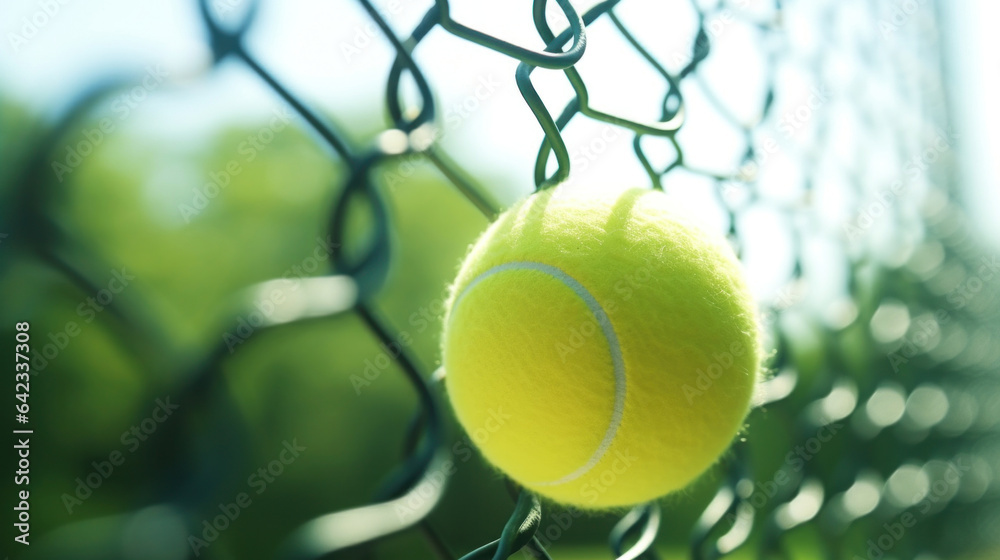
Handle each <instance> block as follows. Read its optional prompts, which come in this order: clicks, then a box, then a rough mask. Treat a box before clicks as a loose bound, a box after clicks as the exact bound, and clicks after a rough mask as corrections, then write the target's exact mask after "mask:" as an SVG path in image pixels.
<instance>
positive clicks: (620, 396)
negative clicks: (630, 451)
mask: <svg viewBox="0 0 1000 560" xmlns="http://www.w3.org/2000/svg"><path fill="white" fill-rule="evenodd" d="M510 270H534V271H536V272H541V273H543V274H548V275H549V276H552V277H553V278H555V279H556V280H559V281H560V282H562V283H563V284H565V285H566V287H568V288H569V289H571V290H573V293H575V294H576V295H577V297H579V298H580V299H581V300H583V303H584V304H585V305H586V306H587V308H588V309H589V310H590V312H591V313H592V314H593V315H594V318H595V319H597V323H598V325H599V326H600V327H601V332H602V333H603V334H604V338H605V339H607V341H608V348H609V349H610V351H611V362H612V365H613V367H614V373H615V402H614V410H613V412H612V414H611V422H610V423H609V424H608V429H607V431H605V432H604V438H603V439H602V440H601V443H600V445H598V446H597V450H596V451H595V452H594V454H593V455H591V457H590V459H589V460H587V462H586V463H584V464H583V466H581V467H580V468H578V469H576V470H575V471H573V472H571V473H569V474H568V475H566V476H563V477H562V478H559V479H557V480H553V481H549V482H532V483H530V484H534V485H535V486H556V485H559V484H565V483H567V482H572V481H573V480H576V479H577V478H580V477H581V476H583V475H584V474H586V473H587V472H588V471H589V470H590V469H592V468H594V466H596V465H597V463H599V462H600V461H601V458H603V457H604V455H605V454H606V453H607V451H608V449H609V448H610V447H611V443H612V442H613V441H614V439H615V435H616V434H617V433H618V428H619V426H621V423H622V416H624V413H625V393H626V389H627V388H626V385H625V384H626V380H625V360H624V359H623V358H622V351H621V346H619V344H618V336H617V335H616V334H615V329H614V327H613V326H612V325H611V320H610V319H608V314H607V313H606V312H605V311H604V308H602V307H601V304H600V303H598V301H597V299H596V298H595V297H594V296H593V294H591V293H590V292H589V291H588V290H587V288H585V287H584V286H583V284H581V283H580V282H578V281H577V280H576V279H575V278H573V277H572V276H570V275H569V274H566V273H565V272H564V271H562V270H561V269H559V268H556V267H554V266H552V265H548V264H544V263H539V262H532V261H513V262H507V263H503V264H498V265H496V266H494V267H493V268H490V269H488V270H486V271H484V272H482V273H480V274H479V276H476V277H475V278H473V279H472V281H471V282H469V284H468V285H466V286H465V288H464V289H463V290H462V291H461V292H460V293H459V294H458V296H457V297H456V298H455V303H454V304H453V307H455V308H457V307H458V304H459V302H460V301H461V300H462V298H463V297H465V294H467V293H469V290H471V289H472V288H474V287H475V286H476V285H477V284H479V283H480V282H482V281H483V280H486V279H487V278H489V277H490V276H493V275H495V274H499V273H501V272H506V271H510Z"/></svg>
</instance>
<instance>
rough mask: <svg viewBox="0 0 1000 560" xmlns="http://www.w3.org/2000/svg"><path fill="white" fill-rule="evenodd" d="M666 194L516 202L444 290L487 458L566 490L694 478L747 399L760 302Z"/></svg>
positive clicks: (598, 504) (719, 244)
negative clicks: (446, 293) (757, 307)
mask: <svg viewBox="0 0 1000 560" xmlns="http://www.w3.org/2000/svg"><path fill="white" fill-rule="evenodd" d="M671 206H672V203H671V201H670V200H669V198H668V197H667V196H666V195H664V194H663V193H661V192H659V191H649V190H641V189H633V190H627V191H613V192H590V191H581V190H579V189H569V188H567V189H561V188H557V189H554V190H548V191H543V192H540V193H537V194H534V195H532V196H530V197H528V198H527V199H525V200H524V201H522V202H521V203H519V204H517V205H515V206H514V207H513V208H511V209H509V210H508V211H506V212H504V213H503V214H502V215H501V216H500V218H499V219H498V220H497V221H496V222H494V223H493V224H492V225H491V226H490V227H489V228H488V229H487V231H486V232H485V233H484V234H483V235H482V237H480V238H479V240H478V241H477V242H476V243H475V245H474V246H473V247H472V248H471V250H470V252H469V254H468V256H467V257H466V259H465V261H464V263H463V264H462V266H461V269H460V271H459V273H458V277H457V279H456V281H455V283H454V285H453V286H452V289H451V294H450V297H449V300H448V303H447V312H446V317H445V327H444V329H445V330H444V334H443V340H442V346H443V348H442V351H443V361H444V369H445V385H446V388H447V392H448V396H449V399H450V400H451V403H452V406H453V408H454V410H455V413H456V416H457V417H458V420H459V422H460V423H461V424H462V426H463V427H464V429H465V431H466V432H467V433H468V434H469V436H470V438H471V440H472V441H473V443H474V444H475V445H476V446H477V447H478V448H479V449H480V451H481V452H482V454H483V455H484V456H485V458H486V459H487V460H488V461H490V462H491V463H492V464H493V465H495V466H496V467H498V468H499V469H501V470H502V471H504V472H505V473H506V474H507V475H508V476H510V477H511V478H513V479H514V480H515V481H517V482H518V483H519V484H521V485H522V486H524V487H526V488H528V489H530V490H532V491H534V492H537V493H538V494H540V495H542V496H546V497H548V498H551V499H552V500H554V501H557V502H561V503H565V504H571V505H574V506H578V507H584V508H594V509H600V508H612V507H620V506H627V505H632V504H636V503H641V502H645V501H649V500H652V499H654V498H657V497H660V496H663V495H665V494H668V493H670V492H671V491H674V490H677V489H680V488H682V487H684V486H686V485H688V484H689V483H690V482H691V481H692V480H694V479H695V478H697V477H698V476H699V475H700V474H701V473H703V472H704V471H705V470H706V469H707V468H708V467H709V466H711V465H712V464H713V463H714V462H715V461H716V460H717V459H718V457H719V456H720V455H721V454H722V453H723V452H724V451H725V450H726V449H727V447H728V446H729V444H730V442H731V441H732V439H733V438H734V436H735V435H736V434H737V432H738V431H739V430H740V428H741V426H742V423H743V420H744V418H745V417H746V415H747V412H748V410H749V408H750V401H751V396H752V394H753V391H754V386H755V383H756V379H757V372H758V369H759V366H760V359H761V348H760V341H759V333H758V324H757V319H756V313H755V310H754V302H753V300H752V298H751V296H750V294H749V293H748V290H747V288H746V285H745V284H744V281H743V278H742V275H741V270H740V265H739V262H738V261H737V259H736V257H735V255H734V254H733V251H732V249H731V248H730V247H729V246H728V245H727V243H726V242H725V240H724V239H723V238H722V237H721V236H713V235H710V234H708V233H706V232H705V231H703V230H701V229H699V228H698V227H697V226H696V225H694V224H693V223H691V221H690V220H689V219H687V218H685V217H684V216H682V215H679V213H678V212H677V211H676V210H672V208H671Z"/></svg>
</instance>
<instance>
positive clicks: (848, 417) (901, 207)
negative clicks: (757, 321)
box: [0, 0, 1000, 560]
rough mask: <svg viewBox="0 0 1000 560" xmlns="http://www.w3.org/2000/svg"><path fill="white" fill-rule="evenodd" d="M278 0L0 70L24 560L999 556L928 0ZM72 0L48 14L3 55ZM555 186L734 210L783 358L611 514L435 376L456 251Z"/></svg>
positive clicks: (978, 302) (990, 398)
mask: <svg viewBox="0 0 1000 560" xmlns="http://www.w3.org/2000/svg"><path fill="white" fill-rule="evenodd" d="M268 4H269V3H265V4H263V5H260V6H258V4H256V3H252V2H251V3H244V2H238V1H236V0H233V1H231V2H230V1H226V0H221V1H219V2H209V1H208V0H203V1H202V2H200V3H199V4H198V6H197V8H198V14H197V15H198V17H199V18H200V19H201V21H202V23H203V27H204V30H205V31H206V35H205V37H206V39H205V40H206V41H207V45H208V46H209V47H210V54H211V64H210V65H209V66H208V68H207V69H206V70H204V71H203V72H199V73H197V74H190V75H189V74H184V75H178V73H177V72H175V71H174V70H173V69H172V68H171V67H169V66H168V67H164V66H162V65H157V64H149V65H146V66H144V67H143V69H142V71H141V72H140V73H138V75H136V76H132V75H128V76H125V77H120V76H115V77H114V78H113V79H99V80H89V81H90V82H91V85H89V86H87V87H84V88H80V89H79V91H76V90H73V91H57V92H55V93H54V94H52V95H53V96H54V97H56V98H58V99H60V100H61V107H62V108H61V109H60V110H58V111H49V112H48V113H43V114H41V115H39V114H34V113H32V112H31V111H30V110H28V109H26V108H24V107H21V106H19V105H18V104H17V103H16V102H15V101H13V98H8V99H3V101H4V103H3V106H2V121H0V122H2V126H3V135H2V140H3V145H2V148H3V149H2V155H0V157H2V159H0V161H2V163H3V167H2V169H3V179H2V180H3V192H2V196H3V207H2V220H3V221H2V225H0V231H2V232H3V237H2V238H0V244H2V245H0V252H2V255H0V258H2V259H3V260H2V261H0V263H2V264H0V289H2V293H3V294H4V299H5V303H4V307H3V309H2V311H0V319H2V324H3V325H4V326H3V329H5V332H6V329H8V328H9V327H8V325H13V324H14V322H15V321H30V322H31V325H32V327H31V329H32V331H31V332H32V336H33V340H34V354H33V356H32V362H31V363H32V369H33V372H34V374H33V377H32V381H31V382H32V384H33V393H32V403H33V404H32V411H33V413H32V423H33V427H34V429H35V432H36V436H35V441H36V443H35V446H36V447H35V449H33V451H34V453H36V454H37V458H36V459H34V462H33V467H34V469H35V470H34V472H33V473H32V496H33V502H32V508H33V510H32V511H33V513H32V515H33V525H34V527H33V529H34V530H33V531H32V542H33V544H32V546H31V547H30V548H28V549H24V550H21V549H17V548H11V549H10V550H11V554H12V555H13V557H15V558H22V557H24V558H102V559H107V558H122V559H125V558H130V559H131V558H135V559H138V558H156V559H164V560H166V559H181V558H189V557H208V558H236V557H242V558H246V557H249V558H258V557H259V558H269V557H282V558H319V557H326V556H328V555H334V556H336V553H339V554H341V555H342V556H343V557H349V558H448V559H456V558H507V557H534V558H549V557H551V558H555V559H563V558H565V559H584V558H586V559H589V558H621V559H626V558H628V559H633V558H650V559H651V558H681V557H691V558H720V557H727V558H729V557H732V558H739V557H746V558H770V557H785V558H810V559H811V558H856V557H860V558H870V559H873V560H874V559H879V558H920V559H922V560H931V559H934V558H955V557H960V556H967V557H969V558H993V557H996V554H997V552H998V550H1000V549H998V548H997V547H998V546H1000V508H998V497H1000V492H998V487H1000V483H998V482H997V478H998V477H1000V472H998V465H1000V438H998V437H997V428H998V423H1000V383H998V378H997V375H996V374H997V365H998V363H1000V344H998V342H1000V332H998V325H1000V323H998V312H1000V309H998V306H1000V304H998V295H1000V289H998V283H997V282H996V279H997V278H1000V276H998V273H1000V263H998V260H997V259H998V257H997V254H996V253H995V252H993V253H991V250H995V246H993V247H991V246H990V244H989V243H988V242H987V241H985V240H984V239H983V238H982V234H981V233H979V232H978V231H977V230H976V229H975V228H974V227H973V226H971V225H970V223H969V221H968V220H967V218H966V210H965V208H963V196H964V195H963V191H962V188H961V181H960V175H959V172H958V168H957V160H958V155H957V154H958V149H957V148H958V146H960V141H959V136H958V135H957V133H956V132H955V128H954V126H953V124H952V118H953V117H952V110H951V109H950V107H949V96H948V92H947V91H945V81H946V80H945V76H946V69H947V60H946V59H945V58H944V55H943V44H942V30H941V28H940V9H941V8H940V6H938V5H936V4H935V3H933V2H918V1H916V0H913V1H904V2H897V3H891V2H863V1H860V0H851V1H841V2H836V1H832V0H826V1H818V2H805V1H803V0H798V1H788V2H780V3H779V2H777V1H775V2H769V1H750V0H732V1H728V2H727V1H723V0H719V1H696V0H677V1H671V2H659V3H654V2H645V3H644V2H640V1H638V0H632V1H629V0H622V1H605V2H589V3H584V2H572V3H571V2H569V1H568V0H558V1H555V2H545V1H544V0H538V1H535V2H533V3H528V2H511V3H510V5H502V6H501V5H499V3H497V4H498V5H497V6H496V7H492V6H491V7H482V6H472V7H469V6H465V5H464V4H467V3H458V2H455V3H454V4H456V6H454V7H453V6H451V3H449V2H448V1H447V0H437V1H435V2H433V3H431V2H424V3H422V4H421V6H420V8H419V10H418V9H417V8H416V7H415V6H414V5H410V3H400V2H387V3H383V4H377V5H376V4H373V3H372V2H369V1H367V0H358V1H356V2H347V1H342V2H338V3H333V6H332V7H330V8H328V9H329V10H330V12H329V13H323V14H322V15H324V16H332V17H333V18H338V17H341V16H342V17H343V18H344V19H345V20H346V19H347V17H348V15H350V16H351V17H353V18H354V19H352V20H351V21H354V22H356V23H354V24H353V25H354V27H350V26H347V27H343V26H341V27H339V28H337V29H339V30H340V35H339V37H342V38H341V39H338V40H337V41H335V42H334V43H329V44H327V45H326V50H323V49H322V48H319V47H318V46H315V45H310V44H309V43H308V42H304V43H303V42H301V41H303V39H302V38H301V37H298V36H295V34H294V31H295V30H294V29H287V28H286V31H291V33H288V34H285V35H281V34H277V35H265V36H263V37H264V38H260V36H255V35H254V30H255V29H256V28H257V26H260V25H263V24H264V22H266V21H267V17H268V16H269V14H271V15H273V14H274V13H275V11H276V10H289V11H291V10H294V9H301V8H302V7H301V6H293V7H290V6H282V7H280V8H279V7H278V6H271V7H268ZM270 4H278V3H270ZM424 4H426V5H424ZM458 4H463V6H464V9H463V8H460V7H459V6H458ZM36 8H37V9H36ZM75 8H79V9H82V8H80V7H76V6H72V5H68V4H67V3H65V2H59V1H56V0H54V1H52V2H47V3H46V2H41V3H38V5H37V7H35V8H32V10H31V11H29V12H28V15H27V16H25V18H24V20H23V23H22V22H20V21H18V22H15V25H14V26H13V28H14V29H15V31H13V32H12V34H8V41H9V43H10V47H11V49H12V50H13V52H15V53H16V52H18V51H19V50H20V49H22V48H23V49H29V48H32V47H33V46H34V45H33V44H32V43H31V42H32V41H33V40H34V37H35V35H39V36H41V35H42V34H43V33H44V32H45V31H46V26H49V22H56V23H60V24H62V25H69V26H72V25H74V22H72V21H65V20H66V19H67V18H69V16H66V15H63V16H61V15H60V14H63V13H66V12H68V11H70V10H72V9H75ZM453 8H454V12H455V13H453ZM320 13H321V12H317V13H316V14H310V13H304V14H300V16H301V17H303V18H306V19H314V18H319V17H320ZM39 14H41V15H39ZM60 17H62V18H63V21H59V18H60ZM463 18H464V19H463ZM463 22H465V23H463ZM472 22H474V23H472ZM53 25H54V24H53ZM147 25H149V26H151V28H152V27H155V26H157V22H156V21H147ZM331 25H334V24H331ZM322 29H323V27H322V26H320V27H319V30H322ZM135 33H138V34H142V33H143V31H142V30H141V29H137V30H135ZM435 37H438V38H443V37H448V38H449V40H451V41H452V42H449V43H441V42H439V43H437V44H435V43H434V42H433V41H434V38H435ZM271 42H275V43H280V44H283V45H289V44H290V45H291V47H288V48H293V47H294V48H295V49H298V50H296V51H295V53H296V55H295V57H294V58H295V60H296V64H300V65H302V66H298V67H296V68H307V69H311V70H307V71H306V72H305V73H301V74H296V73H295V72H292V71H289V70H285V69H283V68H282V66H281V65H280V64H272V63H270V62H268V60H269V59H279V58H280V57H275V56H273V55H268V54H267V53H268V47H269V46H270V44H271ZM62 48H64V49H65V48H72V45H69V44H63V45H62ZM374 48H379V49H382V51H383V52H382V55H380V56H378V57H376V56H374V55H370V54H369V53H370V52H371V49H374ZM449 49H450V52H451V54H450V55H448V56H450V58H445V57H446V54H445V53H447V52H449ZM258 51H260V52H263V53H265V54H264V56H263V57H261V56H259V55H258V54H257V53H258ZM465 53H478V54H475V55H474V56H473V55H471V54H470V55H468V59H466V58H463V57H466V54H465ZM435 57H437V58H439V59H444V60H446V63H444V64H441V63H437V64H435V63H434V60H435ZM476 57H482V58H476ZM376 60H377V61H378V62H379V63H378V64H376V63H375V62H376ZM483 61H488V62H483ZM328 63H329V64H328ZM330 67H332V68H333V70H334V71H330V70H329V68H330ZM429 68H433V70H432V71H430V70H428V69H429ZM492 69H499V70H497V71H496V72H493V71H492ZM501 70H502V71H503V73H500V71H501ZM311 72H314V73H315V75H313V74H311ZM233 75H238V76H239V77H238V78H236V79H235V80H234V79H232V76H233ZM370 75H372V76H377V78H378V80H379V83H380V85H379V88H380V89H379V90H378V94H377V95H376V94H373V93H372V92H370V91H369V92H367V93H359V92H364V91H367V90H364V89H363V84H362V82H363V81H364V79H365V77H366V76H370ZM220 76H221V77H220ZM227 76H228V78H227ZM435 78H441V79H440V80H438V81H436V80H435ZM226 79H230V81H233V82H234V83H235V84H236V86H233V85H231V84H230V85H229V86H226V87H221V86H219V85H218V83H217V81H218V80H226ZM213 80H215V81H216V82H213ZM311 82H318V83H320V84H322V85H323V86H324V87H327V86H328V87H330V88H331V91H330V95H331V96H334V97H336V96H337V95H340V93H336V92H343V91H345V90H351V89H353V88H358V91H355V92H353V95H354V96H355V97H356V98H357V99H360V101H357V100H356V101H354V102H353V103H358V104H360V105H362V106H363V107H364V109H355V108H351V109H343V108H342V109H341V110H339V111H338V110H337V109H336V108H334V107H331V104H330V103H327V102H326V101H325V100H324V101H323V102H317V101H316V98H317V97H318V96H317V95H315V94H314V93H312V94H309V95H307V94H303V93H301V92H300V90H302V89H306V90H309V91H311V92H314V91H315V89H310V88H314V86H310V87H302V86H303V84H308V83H311ZM441 82H444V83H445V84H447V85H450V86H454V85H455V84H456V83H461V84H463V86H462V87H459V88H455V87H451V88H448V87H445V85H442V84H441ZM206 83H207V84H208V85H207V86H205V85H204V84H206ZM199 88H207V92H206V91H201V90H199ZM456 89H457V90H458V91H457V92H456V91H455V90H456ZM220 91H221V92H222V94H221V95H220ZM192 92H199V93H192ZM261 92H266V93H261ZM210 97H214V98H215V100H214V101H210V102H208V101H206V99H207V98H210ZM338 99H339V98H338ZM505 99H507V100H508V101H511V102H513V103H516V107H517V109H516V110H515V109H513V108H511V107H514V106H515V105H512V104H511V103H508V102H507V101H504V100H505ZM261 100H263V101H261ZM258 102H260V103H261V106H263V107H266V109H265V110H260V109H257V110H256V112H252V114H253V116H252V117H251V118H248V119H244V120H242V121H240V122H239V123H238V124H232V123H229V124H227V125H225V126H221V125H218V124H212V125H211V126H205V125H204V123H205V122H214V121H212V119H211V115H210V114H211V112H212V111H214V110H218V111H225V107H226V106H229V105H232V106H240V105H249V106H253V105H254V104H255V103H258ZM55 105H59V104H58V103H56V104H55ZM380 111H381V112H384V118H383V119H382V120H381V121H378V122H376V120H377V119H375V118H367V120H366V118H359V117H357V116H356V115H355V114H354V113H356V112H364V113H365V114H367V115H375V116H378V115H379V112H380ZM53 115H55V116H53ZM561 182H571V183H573V182H579V183H595V182H596V183H605V184H609V185H610V184H612V183H614V184H632V185H640V186H649V187H651V188H656V189H662V190H664V191H665V192H667V194H668V195H670V196H671V197H673V198H674V200H675V201H676V203H677V204H678V205H681V206H683V207H685V208H687V209H689V211H690V212H691V213H693V214H697V215H698V216H699V217H701V218H702V219H703V220H704V221H705V222H706V223H708V224H709V225H710V226H712V227H715V228H718V229H719V230H720V231H723V232H727V233H728V236H729V238H730V239H731V241H732V243H733V245H734V247H736V249H737V251H738V253H739V254H740V257H741V260H742V261H743V262H744V264H745V268H746V270H747V273H748V276H749V278H750V281H751V284H752V285H753V287H754V289H755V291H756V292H757V293H758V294H759V297H760V303H761V313H762V318H763V324H764V328H765V331H766V336H767V339H768V341H769V342H768V344H769V348H770V349H771V352H772V356H771V359H770V362H769V367H770V370H771V372H772V375H771V376H770V378H769V379H768V380H767V381H766V382H764V383H763V385H762V388H761V391H760V395H759V397H758V402H757V406H756V408H755V409H754V411H753V412H752V413H751V415H750V416H749V418H748V420H747V430H746V433H745V434H743V435H742V436H741V437H740V438H739V440H738V441H736V442H734V446H733V449H732V450H731V451H730V452H729V453H728V454H727V455H726V456H725V457H724V459H723V460H722V461H720V463H719V464H718V465H716V466H715V467H714V468H713V469H712V470H711V471H710V472H709V473H708V474H706V475H705V476H704V477H702V479H701V480H699V481H698V482H697V483H696V484H695V485H694V486H693V487H692V488H691V489H689V490H686V491H685V492H682V493H681V494H680V495H677V496H671V497H669V498H667V499H665V500H663V501H662V502H661V503H654V504H647V505H643V506H640V507H637V508H635V509H634V510H632V511H629V512H618V513H616V514H614V515H612V514H603V515H595V514H583V513H581V512H578V511H574V510H572V509H564V508H560V507H559V506H554V505H550V504H544V507H543V504H540V503H539V502H538V501H537V499H536V498H534V497H533V496H531V495H530V494H527V493H524V492H522V491H521V490H520V489H518V488H517V487H516V486H515V485H513V484H512V483H510V482H508V481H505V480H503V479H502V477H500V476H499V475H497V474H496V473H495V472H493V471H491V470H490V469H489V468H488V467H486V466H484V464H483V462H482V461H481V460H480V459H479V458H478V457H477V452H476V451H475V447H474V442H473V440H474V439H475V435H474V434H470V435H466V434H462V433H461V432H460V431H459V430H457V429H456V426H455V423H454V422H453V421H452V418H451V415H450V412H449V410H448V409H447V407H446V405H444V398H443V397H444V396H443V394H442V386H441V383H440V381H441V379H442V376H443V374H444V372H442V371H440V370H438V366H439V364H440V361H439V356H438V332H439V330H440V319H441V314H442V312H443V301H444V298H445V296H446V288H447V283H448V282H449V281H450V279H451V277H452V276H453V274H454V273H455V270H456V268H457V264H458V262H459V260H460V258H461V257H462V255H463V254H464V251H465V250H466V247H467V246H468V244H469V243H471V242H472V240H474V239H475V236H476V235H477V234H478V232H479V231H481V230H482V229H483V228H484V227H485V226H486V224H487V223H488V221H489V220H490V219H492V218H494V217H495V216H496V215H497V213H498V212H499V211H500V210H501V209H502V208H503V207H504V206H506V205H507V204H509V203H510V202H511V201H513V200H516V199H517V198H519V197H521V196H524V195H526V194H527V193H528V192H530V191H531V190H533V189H542V188H548V187H551V186H553V185H555V184H557V183H561ZM12 332H13V331H12V330H11V333H12ZM11 338H13V336H11ZM526 452H530V450H527V451H526ZM8 530H10V528H9V527H8ZM595 535H609V536H608V537H607V538H606V539H605V538H604V537H600V538H595ZM602 541H607V542H606V544H604V543H602ZM6 542H11V541H10V540H9V539H8V540H7V541H6ZM28 551H30V552H31V554H28Z"/></svg>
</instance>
